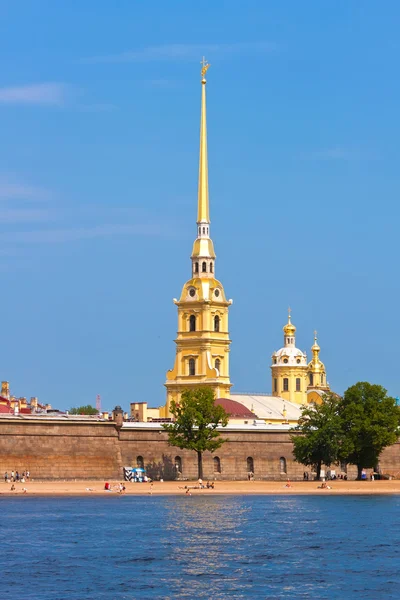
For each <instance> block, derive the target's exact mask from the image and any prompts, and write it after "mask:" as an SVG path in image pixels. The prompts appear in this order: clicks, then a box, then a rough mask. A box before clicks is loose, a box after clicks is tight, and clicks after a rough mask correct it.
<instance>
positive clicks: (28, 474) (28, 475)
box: [26, 471, 31, 481]
mask: <svg viewBox="0 0 400 600" xmlns="http://www.w3.org/2000/svg"><path fill="white" fill-rule="evenodd" d="M30 476H31V475H30V473H29V471H27V472H26V480H27V481H29V477H30Z"/></svg>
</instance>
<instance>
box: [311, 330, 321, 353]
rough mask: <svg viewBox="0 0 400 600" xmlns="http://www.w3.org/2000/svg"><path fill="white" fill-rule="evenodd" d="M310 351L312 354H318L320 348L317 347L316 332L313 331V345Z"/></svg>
mask: <svg viewBox="0 0 400 600" xmlns="http://www.w3.org/2000/svg"><path fill="white" fill-rule="evenodd" d="M311 350H312V352H313V354H318V353H319V351H320V350H321V348H320V347H319V346H318V342H317V332H316V331H314V344H313V346H311Z"/></svg>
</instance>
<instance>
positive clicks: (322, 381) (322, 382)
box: [321, 373, 324, 385]
mask: <svg viewBox="0 0 400 600" xmlns="http://www.w3.org/2000/svg"><path fill="white" fill-rule="evenodd" d="M321 385H324V376H323V374H322V373H321Z"/></svg>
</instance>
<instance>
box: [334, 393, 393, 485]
mask: <svg viewBox="0 0 400 600" xmlns="http://www.w3.org/2000/svg"><path fill="white" fill-rule="evenodd" d="M339 412H340V419H341V422H342V425H341V429H342V431H343V439H342V446H341V451H340V458H341V459H342V460H346V461H347V462H348V463H350V464H352V465H356V466H357V479H361V472H362V469H363V468H364V467H366V468H375V467H376V466H377V464H378V459H379V454H380V453H381V452H382V450H383V449H384V448H386V446H390V445H391V444H394V443H395V442H396V440H397V437H398V435H399V431H398V429H399V425H400V412H399V408H398V407H397V406H396V401H395V399H394V398H391V397H390V396H388V395H387V391H386V390H385V388H383V387H382V386H381V385H372V384H371V383H367V382H358V383H356V384H355V385H353V386H351V387H349V388H348V389H347V390H346V391H345V393H344V396H343V399H342V400H341V401H340V406H339Z"/></svg>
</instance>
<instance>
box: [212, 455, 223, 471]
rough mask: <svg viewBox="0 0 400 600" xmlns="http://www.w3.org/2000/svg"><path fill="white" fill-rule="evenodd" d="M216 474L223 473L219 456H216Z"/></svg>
mask: <svg viewBox="0 0 400 600" xmlns="http://www.w3.org/2000/svg"><path fill="white" fill-rule="evenodd" d="M213 462H214V473H221V461H220V459H219V458H218V456H214V459H213Z"/></svg>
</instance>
